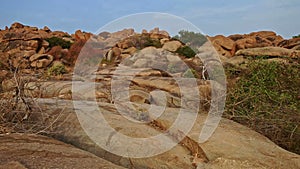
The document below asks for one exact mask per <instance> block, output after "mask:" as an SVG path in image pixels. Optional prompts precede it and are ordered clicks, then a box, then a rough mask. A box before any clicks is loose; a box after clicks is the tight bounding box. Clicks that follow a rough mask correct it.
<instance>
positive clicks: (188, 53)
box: [176, 46, 196, 58]
mask: <svg viewBox="0 0 300 169" xmlns="http://www.w3.org/2000/svg"><path fill="white" fill-rule="evenodd" d="M176 53H178V54H180V55H182V56H185V57H186V58H192V57H195V55H196V53H195V52H194V50H193V49H191V48H190V47H189V46H183V47H180V48H179V49H177V51H176Z"/></svg>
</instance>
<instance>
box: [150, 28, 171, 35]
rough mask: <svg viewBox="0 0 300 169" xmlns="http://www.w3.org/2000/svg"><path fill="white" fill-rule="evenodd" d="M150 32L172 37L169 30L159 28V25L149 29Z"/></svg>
mask: <svg viewBox="0 0 300 169" xmlns="http://www.w3.org/2000/svg"><path fill="white" fill-rule="evenodd" d="M149 33H150V34H153V35H155V34H160V35H163V36H164V37H170V35H169V33H168V32H167V31H164V30H159V28H158V27H156V28H154V29H152V30H150V31H149Z"/></svg>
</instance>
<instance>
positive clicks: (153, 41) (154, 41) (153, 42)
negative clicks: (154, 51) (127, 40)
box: [142, 37, 162, 48]
mask: <svg viewBox="0 0 300 169" xmlns="http://www.w3.org/2000/svg"><path fill="white" fill-rule="evenodd" d="M143 41H144V43H143V44H142V48H144V47H148V46H154V47H156V48H161V47H162V44H161V43H160V41H159V40H158V39H152V38H150V37H146V38H143Z"/></svg>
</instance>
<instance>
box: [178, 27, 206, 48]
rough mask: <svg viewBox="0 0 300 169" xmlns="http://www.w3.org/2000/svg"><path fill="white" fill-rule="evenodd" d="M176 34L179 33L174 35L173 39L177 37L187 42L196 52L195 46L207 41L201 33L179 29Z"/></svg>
mask: <svg viewBox="0 0 300 169" xmlns="http://www.w3.org/2000/svg"><path fill="white" fill-rule="evenodd" d="M178 34H179V35H176V36H174V37H173V39H178V40H180V41H181V42H183V43H186V44H188V46H190V47H191V48H192V49H193V50H194V51H196V52H198V50H197V48H198V47H200V46H202V45H203V44H204V43H205V42H206V41H207V38H206V37H205V36H204V35H202V34H201V33H196V32H192V31H186V30H181V31H179V32H178Z"/></svg>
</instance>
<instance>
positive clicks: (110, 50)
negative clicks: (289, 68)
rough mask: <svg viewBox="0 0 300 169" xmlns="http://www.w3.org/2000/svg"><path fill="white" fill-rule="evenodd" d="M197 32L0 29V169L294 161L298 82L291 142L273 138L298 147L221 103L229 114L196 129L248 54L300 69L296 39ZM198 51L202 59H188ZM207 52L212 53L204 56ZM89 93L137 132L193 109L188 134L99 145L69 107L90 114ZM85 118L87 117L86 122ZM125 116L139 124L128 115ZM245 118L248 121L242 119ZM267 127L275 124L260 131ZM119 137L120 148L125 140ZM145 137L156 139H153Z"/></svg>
mask: <svg viewBox="0 0 300 169" xmlns="http://www.w3.org/2000/svg"><path fill="white" fill-rule="evenodd" d="M197 38H204V39H202V40H201V41H199V42H198V41H193V42H192V43H189V42H185V41H184V40H183V39H181V37H177V38H175V37H173V38H172V37H170V35H169V34H168V32H166V31H163V30H159V29H158V28H155V29H153V30H150V31H147V30H143V31H142V32H141V33H137V32H135V31H134V30H133V29H124V30H120V31H118V32H114V33H110V32H102V33H100V34H98V35H93V34H91V33H87V32H82V31H80V30H78V31H76V32H75V33H74V34H71V35H70V34H68V33H65V32H60V31H51V30H50V29H49V28H47V27H44V28H43V29H39V28H36V27H30V26H24V25H22V24H20V23H14V24H12V25H11V27H9V28H8V27H6V28H5V29H4V30H0V81H1V85H0V94H1V98H2V99H1V100H0V122H1V123H0V133H1V135H0V142H1V144H0V149H1V152H0V154H1V158H0V168H197V167H198V168H299V167H300V162H299V161H300V156H299V155H298V154H299V153H298V154H296V153H297V152H299V145H298V144H297V141H299V138H300V129H299V128H298V127H297V126H298V124H299V122H300V119H299V116H298V117H297V114H298V115H299V110H300V108H299V104H297V103H298V102H299V100H300V90H299V91H297V90H298V89H297V88H295V89H294V90H295V93H296V94H294V93H293V95H292V96H291V97H292V98H291V99H292V100H295V102H293V105H294V104H295V108H294V109H292V108H293V107H292V106H291V105H292V104H291V103H290V105H288V107H289V108H291V112H292V113H293V115H296V116H295V118H292V116H290V117H289V120H290V119H292V120H290V121H293V120H294V121H293V125H295V124H296V127H294V126H292V129H291V132H290V133H289V135H288V136H287V137H288V138H291V139H289V140H288V141H289V143H288V144H287V143H286V142H285V143H282V144H281V145H280V146H282V147H284V148H286V149H287V147H289V145H292V146H290V147H295V148H294V149H293V150H294V152H296V153H292V152H289V151H287V150H284V149H283V148H281V147H279V146H278V145H276V144H275V143H273V142H276V141H277V140H275V139H274V140H273V139H272V137H271V136H270V132H269V133H267V132H266V133H264V132H262V131H261V130H258V131H259V132H260V133H261V134H259V133H257V132H255V131H253V130H251V129H250V128H247V127H245V126H243V125H241V124H238V123H236V122H234V121H232V120H230V119H233V120H236V118H237V117H236V115H235V114H234V112H235V111H234V110H232V109H229V108H227V107H225V109H226V110H227V111H228V110H230V112H229V113H227V114H226V116H224V117H226V118H227V119H226V118H221V119H220V124H219V125H218V127H217V129H216V130H215V132H214V133H213V135H212V137H210V138H209V140H207V141H205V142H199V133H200V131H201V128H203V127H205V126H206V125H207V122H206V121H205V120H206V119H207V118H208V117H209V116H208V112H209V111H212V110H214V109H213V107H211V106H210V104H211V102H212V98H213V96H214V95H213V93H214V90H213V88H216V87H217V88H219V89H220V90H221V91H225V90H226V89H224V88H223V87H222V86H224V85H227V86H228V88H232V86H234V85H235V84H239V83H238V82H239V80H240V79H241V78H242V73H243V72H246V73H247V71H248V69H247V68H248V63H250V62H251V61H252V60H253V59H256V58H262V59H263V61H264V62H265V61H266V63H269V62H272V63H273V62H274V63H280V64H283V65H296V67H297V68H299V61H300V50H299V49H300V38H293V39H283V38H282V37H281V36H280V35H277V34H276V33H274V32H271V31H261V32H253V33H250V34H245V35H231V36H228V37H225V36H222V35H218V36H215V37H205V36H203V35H202V36H200V35H199V37H196V39H197ZM216 52H217V53H216ZM197 53H198V54H200V55H203V56H204V57H201V59H200V58H198V57H196V54H197ZM206 54H208V55H206ZM211 55H218V57H220V60H217V59H211V58H210V57H207V56H211ZM209 65H213V66H214V67H213V68H210V66H209ZM249 65H250V64H249ZM218 66H222V67H223V66H224V68H225V73H226V75H227V83H226V82H225V76H221V77H213V76H212V75H214V73H213V72H214V71H215V69H216V68H218ZM233 70H234V71H233ZM228 72H230V73H231V74H227V73H228ZM296 74H297V73H296ZM285 76H288V75H286V74H285ZM296 78H297V77H296ZM299 79H300V78H299ZM279 80H280V79H279ZM298 82H299V80H298V81H295V83H296V85H297V83H298ZM74 86H75V89H77V90H76V91H74ZM282 86H283V84H282ZM72 87H73V88H72ZM76 87H77V88H76ZM91 87H95V90H92V89H91ZM230 91H231V90H230ZM183 92H184V93H183ZM249 93H250V92H249ZM249 95H250V94H249ZM224 97H225V96H223V95H222V96H221V98H219V99H222V98H223V99H224ZM282 97H283V96H282ZM270 98H272V96H270ZM244 99H245V98H243V99H242V100H241V101H238V102H237V103H234V105H235V106H236V107H238V105H239V104H240V103H243V102H244ZM284 99H285V98H284V97H283V100H284ZM297 99H298V100H297ZM72 100H73V102H72ZM229 100H230V99H229ZM93 101H96V102H97V104H96V106H97V107H99V108H100V109H101V112H102V114H103V116H104V117H105V119H106V121H108V123H109V124H110V125H111V126H113V128H115V129H116V130H117V131H118V132H121V133H122V134H125V135H127V136H131V137H137V138H141V137H144V138H147V137H151V136H153V135H158V134H159V133H164V132H165V131H168V129H169V128H171V125H172V123H174V122H175V120H176V118H177V117H176V116H177V115H178V114H179V113H180V112H181V111H183V112H184V114H185V115H186V117H187V118H188V117H193V115H194V114H195V112H196V114H198V116H196V118H195V125H193V126H192V127H191V131H190V132H188V134H187V136H182V134H181V133H182V130H184V129H181V128H176V129H174V130H171V131H168V132H170V134H169V135H170V138H166V139H168V140H169V142H170V143H173V142H174V143H177V142H179V144H177V145H176V146H175V147H173V148H172V149H171V150H169V151H167V152H164V153H162V154H159V155H156V156H153V157H149V158H130V157H123V156H119V155H116V154H114V153H112V152H110V151H107V150H105V149H104V148H103V147H100V146H99V144H98V145H97V144H96V143H95V142H93V141H92V140H91V138H90V137H89V134H88V133H86V130H85V129H83V128H82V126H84V124H85V123H83V122H82V121H81V120H80V119H78V118H80V115H79V114H78V113H77V112H78V111H80V112H83V115H91V114H95V117H96V116H97V111H95V110H90V109H89V108H90V107H91V106H92V105H94V103H93ZM76 103H78V104H79V105H80V106H79V107H78V105H77V107H76ZM253 103H254V102H253ZM284 104H285V103H284V102H281V103H280V105H284ZM274 105H275V104H274ZM161 107H163V108H164V110H163V113H162V114H160V112H161V111H162V110H161ZM220 107H222V105H220ZM229 107H230V106H229ZM283 108H285V107H284V106H282V107H281V109H283ZM281 109H280V110H281ZM87 110H90V111H87ZM120 110H122V111H124V112H125V117H126V118H124V117H123V116H124V114H122V113H120V112H119V111H120ZM274 110H275V108H274ZM289 111H290V109H287V110H285V109H284V110H282V112H285V113H288V112H289ZM76 113H77V114H76ZM229 115H230V117H229ZM288 115H289V114H288ZM231 116H232V117H231ZM92 117H93V116H92V115H91V119H90V121H89V123H94V122H93V118H92ZM127 117H128V118H129V119H130V120H135V121H136V122H142V123H138V124H134V123H130V120H128V119H127ZM236 121H238V122H241V123H242V122H244V121H239V120H236ZM257 121H258V120H257ZM95 123H98V122H95ZM246 123H250V122H244V123H242V124H245V125H246ZM254 124H256V123H254ZM248 127H251V128H252V126H251V125H249V126H248ZM269 130H270V131H273V129H272V128H271V129H270V128H267V129H265V130H263V131H269ZM280 130H281V129H280ZM103 132H104V131H103ZM16 133H18V134H16ZM111 134H114V133H111ZM262 134H263V135H262ZM264 135H265V136H264ZM266 136H267V137H268V138H270V139H271V140H269V139H268V138H267V137H266ZM281 137H283V138H286V136H281ZM109 138H110V139H108V140H107V144H110V143H111V142H113V141H115V140H114V137H113V135H112V136H111V137H109ZM291 140H292V141H293V143H290V141H291ZM118 141H119V144H120V147H122V146H124V145H126V144H128V143H127V142H126V141H125V140H118ZM272 141H273V142H272ZM150 143H151V145H154V147H156V146H157V142H156V140H153V141H152V142H150ZM276 143H281V142H276ZM69 144H71V145H72V146H71V145H69ZM73 146H74V147H73ZM149 146H150V145H149ZM297 146H298V147H297ZM120 147H119V148H120ZM150 147H151V146H150ZM137 149H141V150H142V149H143V147H137ZM79 158H80V160H79Z"/></svg>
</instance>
